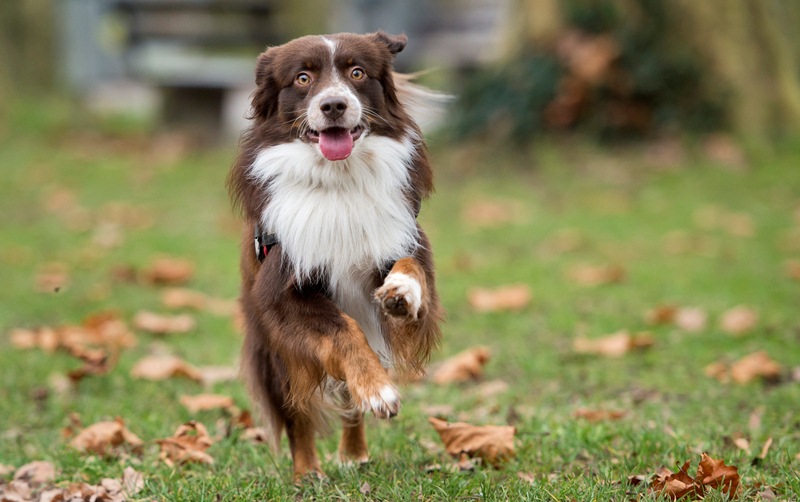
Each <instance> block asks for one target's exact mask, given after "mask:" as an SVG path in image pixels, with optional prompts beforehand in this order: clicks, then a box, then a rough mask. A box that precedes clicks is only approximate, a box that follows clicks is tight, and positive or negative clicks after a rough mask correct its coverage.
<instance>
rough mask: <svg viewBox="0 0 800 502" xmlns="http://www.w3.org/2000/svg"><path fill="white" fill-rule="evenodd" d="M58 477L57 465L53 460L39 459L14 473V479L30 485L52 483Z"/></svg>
mask: <svg viewBox="0 0 800 502" xmlns="http://www.w3.org/2000/svg"><path fill="white" fill-rule="evenodd" d="M55 479H56V466H55V465H53V463H52V462H44V461H41V460H37V461H34V462H29V463H27V464H25V465H23V466H21V467H20V468H19V469H17V472H15V473H14V481H21V482H24V483H27V484H28V485H30V486H34V487H35V486H39V485H43V484H45V483H52V482H53V481H54V480H55Z"/></svg>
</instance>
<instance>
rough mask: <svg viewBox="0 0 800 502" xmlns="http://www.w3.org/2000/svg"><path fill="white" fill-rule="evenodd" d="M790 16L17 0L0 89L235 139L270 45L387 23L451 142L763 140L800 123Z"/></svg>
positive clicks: (346, 2) (548, 5) (441, 0)
mask: <svg viewBox="0 0 800 502" xmlns="http://www.w3.org/2000/svg"><path fill="white" fill-rule="evenodd" d="M797 26H800V4H798V3H797V2H794V1H791V0H763V1H758V0H736V1H728V0H708V1H704V2H693V1H691V0H678V1H666V0H568V1H557V0H497V1H490V0H427V1H423V0H410V1H405V2H393V1H389V0H335V1H324V0H308V1H302V2H300V1H287V0H59V1H54V0H18V1H13V2H2V5H0V53H1V57H2V59H0V61H1V62H2V66H1V67H0V68H2V74H1V75H2V76H0V89H2V92H3V94H4V95H5V96H6V97H8V96H13V95H15V94H23V95H24V94H31V93H39V92H53V91H57V92H62V93H68V94H69V95H70V96H73V97H75V98H77V99H78V100H79V101H80V103H82V104H83V105H84V106H85V107H87V108H89V109H91V110H92V111H94V112H98V113H109V112H113V113H117V112H125V113H135V114H139V115H144V116H148V117H157V119H158V120H159V121H162V122H163V123H168V124H175V123H183V124H190V125H192V127H195V128H197V127H204V128H205V127H212V128H215V127H216V128H221V129H222V130H223V131H225V132H226V133H227V134H228V137H230V136H232V135H235V134H236V131H238V130H240V129H241V128H242V127H243V126H244V125H245V123H244V121H243V119H242V116H243V111H242V110H243V109H244V108H245V107H246V102H247V96H248V95H249V93H250V91H251V86H252V81H253V78H252V67H253V61H254V58H255V56H256V55H257V54H258V53H259V52H260V51H261V50H263V49H264V47H265V46H267V45H271V44H280V43H282V42H285V41H287V40H289V39H291V38H294V37H296V36H300V35H304V34H310V33H327V32H337V31H353V32H367V31H373V30H376V29H383V30H386V31H389V32H405V33H406V34H407V35H408V36H409V39H410V43H409V45H408V48H407V49H406V50H405V51H404V52H403V53H402V54H401V55H400V58H399V61H398V66H399V68H400V69H401V70H405V71H414V70H420V69H425V68H435V69H436V71H435V72H434V73H433V74H432V75H430V76H429V77H428V80H429V81H433V85H434V86H435V87H438V88H440V89H443V90H445V91H447V92H452V93H454V94H455V95H457V96H459V101H458V105H457V106H454V107H453V110H454V112H453V116H452V118H451V120H452V121H453V126H452V127H451V128H449V129H451V132H452V133H453V135H454V136H455V137H456V138H465V137H470V136H474V135H484V134H488V135H489V136H490V138H489V139H492V140H501V141H512V142H517V143H519V142H525V141H526V140H528V139H529V138H531V137H533V136H535V135H538V134H541V133H543V132H546V131H549V132H556V133H559V134H561V133H564V132H573V131H578V132H581V133H584V134H589V135H591V136H596V137H599V138H602V139H628V138H634V139H635V138H642V137H652V136H653V135H658V134H674V133H676V132H683V131H688V132H690V133H698V132H699V133H707V132H713V131H728V132H731V133H733V134H735V135H737V137H739V138H740V139H744V140H746V141H748V142H753V143H756V144H759V143H760V144H763V143H765V142H769V141H771V140H774V139H776V138H780V137H782V136H786V135H791V134H794V133H796V132H797V131H798V128H800V41H798V37H796V27H797Z"/></svg>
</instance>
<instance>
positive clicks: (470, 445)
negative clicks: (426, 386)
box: [428, 417, 516, 467]
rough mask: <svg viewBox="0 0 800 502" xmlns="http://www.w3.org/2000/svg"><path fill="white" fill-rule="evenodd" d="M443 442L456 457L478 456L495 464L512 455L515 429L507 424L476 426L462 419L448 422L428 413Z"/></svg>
mask: <svg viewBox="0 0 800 502" xmlns="http://www.w3.org/2000/svg"><path fill="white" fill-rule="evenodd" d="M428 422H429V423H430V424H431V425H432V426H433V428H434V429H435V430H436V432H437V433H439V437H440V438H441V439H442V443H444V446H445V449H446V450H447V453H449V454H450V455H452V456H453V457H456V458H459V457H460V456H461V454H462V453H463V454H467V455H468V456H470V457H480V458H482V459H483V460H485V461H486V462H489V463H490V464H492V465H494V466H495V467H498V466H499V465H500V463H501V462H503V461H504V460H506V459H508V458H510V457H513V456H514V434H515V433H516V429H515V428H514V427H512V426H510V425H484V426H477V425H471V424H468V423H464V422H455V423H449V422H446V421H444V420H439V419H438V418H434V417H429V418H428Z"/></svg>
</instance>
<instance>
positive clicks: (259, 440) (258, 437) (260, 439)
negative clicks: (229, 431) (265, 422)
mask: <svg viewBox="0 0 800 502" xmlns="http://www.w3.org/2000/svg"><path fill="white" fill-rule="evenodd" d="M242 439H244V440H245V441H250V442H251V443H255V444H272V441H271V440H270V433H269V431H268V430H267V429H265V428H263V427H248V428H247V429H245V430H244V432H243V433H242Z"/></svg>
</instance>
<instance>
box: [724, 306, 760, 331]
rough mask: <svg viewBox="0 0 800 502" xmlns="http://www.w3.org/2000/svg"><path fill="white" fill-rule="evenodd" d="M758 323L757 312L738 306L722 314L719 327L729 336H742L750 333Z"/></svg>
mask: <svg viewBox="0 0 800 502" xmlns="http://www.w3.org/2000/svg"><path fill="white" fill-rule="evenodd" d="M757 323H758V312H756V311H755V310H754V309H752V308H751V307H747V306H744V305H739V306H737V307H733V308H732V309H730V310H727V311H726V312H724V313H723V314H722V318H721V319H720V321H719V326H720V328H721V329H722V331H725V332H726V333H728V334H731V335H742V334H744V333H747V332H748V331H751V330H752V329H753V328H755V327H756V324H757Z"/></svg>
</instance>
